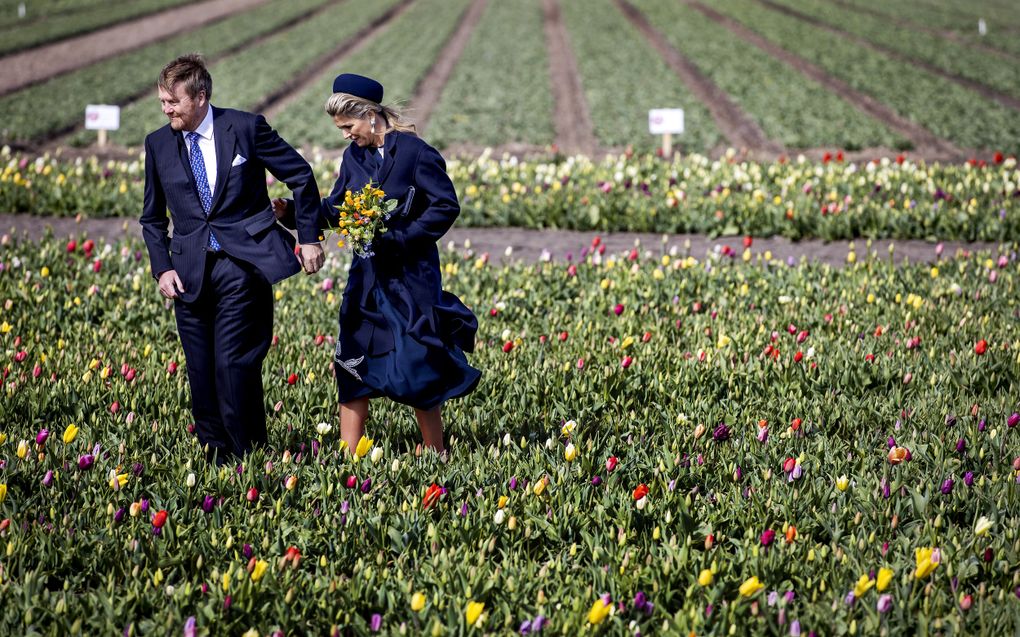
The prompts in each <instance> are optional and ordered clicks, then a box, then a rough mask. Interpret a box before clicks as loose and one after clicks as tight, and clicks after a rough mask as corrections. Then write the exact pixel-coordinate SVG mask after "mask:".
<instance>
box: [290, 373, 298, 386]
mask: <svg viewBox="0 0 1020 637" xmlns="http://www.w3.org/2000/svg"><path fill="white" fill-rule="evenodd" d="M297 381H298V375H297V374H291V375H290V376H288V377H287V384H288V385H294V384H297Z"/></svg>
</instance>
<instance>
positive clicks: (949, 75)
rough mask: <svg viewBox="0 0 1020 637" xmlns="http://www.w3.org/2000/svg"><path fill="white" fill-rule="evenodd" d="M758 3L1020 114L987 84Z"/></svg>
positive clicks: (1018, 102) (1012, 100) (1016, 103)
mask: <svg viewBox="0 0 1020 637" xmlns="http://www.w3.org/2000/svg"><path fill="white" fill-rule="evenodd" d="M758 2H760V3H761V4H763V5H765V6H766V7H768V8H770V9H772V10H773V11H776V12H778V13H782V14H784V15H787V16H789V17H791V18H796V19H798V20H801V21H803V22H807V23H808V24H811V25H813V26H816V27H819V28H821V29H825V30H826V31H829V32H830V33H833V34H835V35H838V36H840V37H841V38H846V39H848V40H851V41H853V42H856V43H857V44H860V45H861V46H864V47H866V48H869V49H871V50H872V51H877V52H878V53H881V54H883V55H887V56H889V57H891V58H892V59H894V60H898V61H900V62H905V63H907V64H911V65H913V66H916V67H918V68H921V69H924V70H925V71H928V72H929V73H931V74H932V75H937V76H938V77H941V78H942V79H945V80H949V81H950V82H954V83H956V84H959V85H960V86H963V87H964V88H969V89H970V90H972V91H975V92H977V93H979V94H981V95H982V96H983V97H986V98H988V99H990V100H993V101H995V102H998V103H999V104H1002V105H1003V106H1006V107H1009V108H1012V109H1015V110H1020V99H1017V98H1016V97H1013V96H1012V95H1007V94H1006V93H1003V92H1001V91H999V90H996V89H994V88H992V87H990V86H988V85H987V84H982V83H981V82H978V81H975V80H972V79H970V78H969V77H964V76H962V75H959V74H957V73H953V72H951V71H947V70H945V69H943V68H941V67H938V66H935V65H934V64H932V63H930V62H925V61H924V60H921V59H918V58H915V57H911V56H909V55H906V54H903V53H900V52H899V51H897V50H895V49H891V48H889V47H887V46H884V45H881V44H877V43H875V42H872V41H871V40H868V39H867V38H863V37H861V36H859V35H855V34H853V33H851V32H849V31H845V30H843V29H840V28H839V27H835V26H832V25H831V24H829V23H827V22H824V21H823V20H820V19H818V18H816V17H814V16H812V15H808V14H806V13H804V12H802V11H798V10H796V9H793V8H791V7H788V6H786V5H783V4H780V3H778V2H774V1H773V0H758Z"/></svg>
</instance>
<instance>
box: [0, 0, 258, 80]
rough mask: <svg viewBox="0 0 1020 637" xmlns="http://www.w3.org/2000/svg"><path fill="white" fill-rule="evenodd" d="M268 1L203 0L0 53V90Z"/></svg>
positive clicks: (57, 72)
mask: <svg viewBox="0 0 1020 637" xmlns="http://www.w3.org/2000/svg"><path fill="white" fill-rule="evenodd" d="M267 1H268V0H207V1H206V2H198V3H195V4H188V5H184V6H183V7H178V8H175V9H169V10H167V11H161V12H159V13H155V14H152V15H147V16H145V17H142V18H139V19H137V20H131V21H129V22H123V23H121V24H118V25H116V26H113V27H110V28H107V29H102V30H100V31H93V32H92V33H88V34H86V35H81V36H77V37H73V38H70V39H67V40H62V41H60V42H56V43H54V44H49V45H46V46H41V47H38V48H34V49H29V50H27V51H21V52H20V53H14V54H12V55H8V56H6V57H3V58H0V95H6V94H8V93H12V92H14V91H16V90H18V89H20V88H25V87H26V86H31V85H32V84H38V83H39V82H42V81H43V80H48V79H49V78H51V77H53V76H55V75H60V74H62V73H67V72H69V71H73V70H75V69H79V68H82V67H84V66H88V65H89V64H95V63H96V62H99V61H100V60H105V59H106V58H109V57H113V56H114V55H118V54H120V53H124V52H125V51H130V50H132V49H136V48H138V47H141V46H144V45H147V44H152V43H153V42H157V41H159V40H164V39H166V38H168V37H170V36H172V35H176V34H178V33H181V32H183V31H188V30H191V29H195V28H197V27H200V26H203V25H205V24H208V23H210V22H214V21H216V20H220V19H222V18H225V17H227V16H229V15H231V14H234V13H237V12H239V11H246V10H248V9H251V8H252V7H256V6H258V5H260V4H265V3H266V2H267Z"/></svg>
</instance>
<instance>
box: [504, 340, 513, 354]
mask: <svg viewBox="0 0 1020 637" xmlns="http://www.w3.org/2000/svg"><path fill="white" fill-rule="evenodd" d="M513 348H514V342H513V341H507V342H506V343H503V353H504V354H509V353H510V350H512V349H513Z"/></svg>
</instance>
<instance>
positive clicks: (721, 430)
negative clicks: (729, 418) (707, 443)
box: [712, 423, 730, 442]
mask: <svg viewBox="0 0 1020 637" xmlns="http://www.w3.org/2000/svg"><path fill="white" fill-rule="evenodd" d="M712 439H713V440H715V441H716V442H724V441H726V440H729V439H730V428H729V427H727V426H726V425H725V423H720V424H719V426H718V427H716V428H715V430H714V431H713V432H712Z"/></svg>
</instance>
